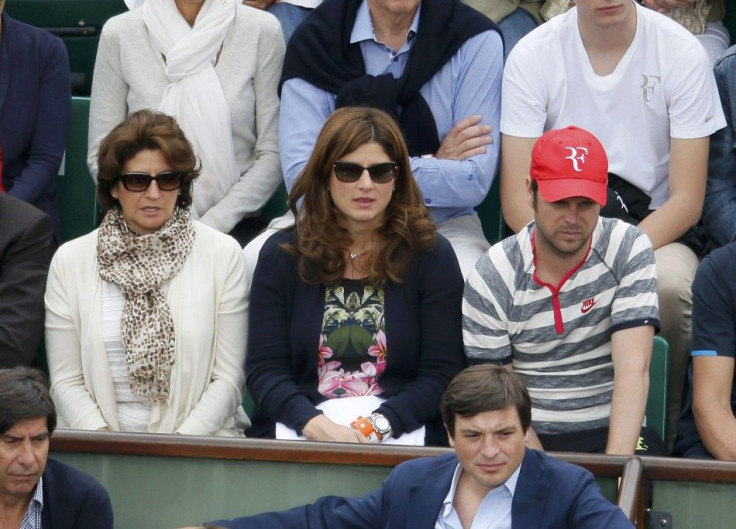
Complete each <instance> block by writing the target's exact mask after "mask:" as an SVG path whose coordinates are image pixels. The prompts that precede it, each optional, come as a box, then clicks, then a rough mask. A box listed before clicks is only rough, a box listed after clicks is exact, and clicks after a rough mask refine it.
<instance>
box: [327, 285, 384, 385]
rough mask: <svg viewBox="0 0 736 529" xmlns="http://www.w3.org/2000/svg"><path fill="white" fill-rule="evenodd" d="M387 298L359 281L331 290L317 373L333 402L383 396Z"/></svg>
mask: <svg viewBox="0 0 736 529" xmlns="http://www.w3.org/2000/svg"><path fill="white" fill-rule="evenodd" d="M384 306H385V305H384V292H383V289H380V288H379V289H376V288H374V287H373V286H371V285H367V284H365V283H364V282H363V281H361V280H355V279H344V280H343V282H342V283H341V284H340V285H339V286H337V287H335V288H327V289H326V294H325V311H324V316H323V318H322V333H321V334H320V338H319V355H318V364H317V366H318V367H317V371H318V374H319V392H320V393H321V394H322V395H324V396H325V397H327V398H329V399H335V398H341V397H357V396H363V395H380V394H381V393H382V392H383V390H382V389H381V386H380V385H379V383H378V378H379V377H380V375H381V373H383V371H384V370H385V369H386V352H387V350H386V333H385V330H386V328H385V326H386V322H385V318H384Z"/></svg>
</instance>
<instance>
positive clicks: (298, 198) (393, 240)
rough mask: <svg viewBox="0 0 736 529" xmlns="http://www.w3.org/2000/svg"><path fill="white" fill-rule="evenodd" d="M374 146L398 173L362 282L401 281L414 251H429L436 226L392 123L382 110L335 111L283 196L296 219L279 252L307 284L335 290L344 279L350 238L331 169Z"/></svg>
mask: <svg viewBox="0 0 736 529" xmlns="http://www.w3.org/2000/svg"><path fill="white" fill-rule="evenodd" d="M371 142H375V143H378V144H379V145H380V146H381V147H382V148H383V150H384V151H385V152H386V154H387V155H388V157H389V158H390V159H391V160H392V161H394V162H396V163H397V164H398V166H399V171H398V174H397V175H396V177H395V178H394V185H395V189H394V192H393V194H392V196H391V200H390V202H389V204H388V206H387V208H386V215H385V221H384V223H383V225H382V226H381V227H380V228H379V229H378V242H377V243H376V245H375V246H374V247H373V252H371V254H370V255H369V256H368V261H367V262H366V264H365V271H366V272H367V273H368V277H367V280H368V281H369V282H370V283H371V284H373V285H375V286H380V285H382V284H384V283H385V282H386V281H392V282H395V283H400V282H401V281H402V276H403V274H404V272H405V271H406V268H407V266H408V265H409V263H410V262H411V260H412V259H413V257H414V254H415V253H416V252H425V251H428V250H430V249H432V248H433V247H434V245H435V243H436V241H437V227H436V225H435V223H434V221H433V220H432V217H431V216H430V214H429V211H428V210H427V208H426V206H425V205H424V199H423V198H422V193H421V191H420V190H419V186H417V183H416V181H415V180H414V176H413V175H412V172H411V166H410V165H409V153H408V150H407V148H406V143H405V142H404V138H403V136H402V134H401V130H400V129H399V127H398V125H397V124H396V122H395V121H394V120H393V119H392V118H391V117H390V116H389V115H388V114H386V113H385V112H382V111H380V110H377V109H374V108H369V107H346V108H341V109H339V110H336V111H335V112H334V113H333V114H332V115H331V116H330V117H329V118H328V119H327V121H326V122H325V124H324V126H323V127H322V130H321V131H320V133H319V136H318V137H317V142H316V143H315V145H314V149H313V151H312V156H311V157H310V158H309V161H308V162H307V164H306V166H305V167H304V169H303V170H302V172H301V173H300V175H299V177H298V178H297V180H296V182H295V183H294V186H293V187H292V189H291V193H290V194H289V208H290V209H291V211H292V212H293V213H294V217H295V218H296V219H297V221H296V225H295V228H294V229H296V233H297V241H296V243H295V244H284V248H285V249H286V250H287V251H289V252H291V253H293V254H296V255H298V256H299V276H300V277H301V279H302V280H303V281H305V282H307V283H310V284H319V283H321V284H324V285H327V286H335V285H337V284H338V283H339V282H340V280H341V279H342V278H343V274H344V270H345V266H346V264H347V263H346V259H345V253H346V252H347V249H348V248H349V247H350V245H351V244H352V243H353V240H352V238H351V236H350V233H349V232H348V230H347V229H345V228H344V227H343V226H342V225H341V223H340V222H339V220H340V219H341V217H342V213H341V212H340V211H338V209H337V208H336V207H335V206H334V205H333V203H332V200H331V199H330V194H329V190H328V186H329V182H330V176H331V173H332V166H333V164H334V163H335V162H336V161H337V160H339V159H340V158H341V157H343V156H345V155H346V154H348V153H351V152H353V151H354V150H356V149H357V148H359V147H360V146H362V145H365V144H367V143H371Z"/></svg>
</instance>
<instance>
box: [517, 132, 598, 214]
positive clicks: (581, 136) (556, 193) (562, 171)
mask: <svg viewBox="0 0 736 529" xmlns="http://www.w3.org/2000/svg"><path fill="white" fill-rule="evenodd" d="M529 175H530V176H531V177H532V179H533V180H536V181H537V183H538V184H539V192H540V193H541V194H542V198H544V200H546V201H547V202H557V201H558V200H564V199H566V198H570V197H587V198H589V199H591V200H594V201H596V202H597V203H598V204H600V205H601V206H605V205H606V197H607V191H608V157H607V156H606V150H605V149H604V148H603V145H601V142H600V141H598V138H596V137H595V136H593V135H592V134H591V133H590V132H588V131H587V130H585V129H581V128H580V127H575V126H572V125H571V126H569V127H566V128H564V129H555V130H550V131H547V132H545V133H544V134H543V135H542V136H541V137H540V138H539V139H538V140H537V142H536V143H535V144H534V148H533V149H532V165H531V167H530V169H529Z"/></svg>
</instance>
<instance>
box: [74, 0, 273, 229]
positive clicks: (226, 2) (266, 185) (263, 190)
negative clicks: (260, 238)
mask: <svg viewBox="0 0 736 529" xmlns="http://www.w3.org/2000/svg"><path fill="white" fill-rule="evenodd" d="M283 54H284V44H283V38H282V36H281V34H280V29H279V25H278V22H277V21H276V20H275V19H274V18H273V17H271V16H270V15H268V14H266V13H263V12H261V11H259V10H256V9H251V8H249V7H246V6H243V5H241V4H240V3H239V2H237V1H236V0H147V1H146V2H145V3H143V5H142V7H140V8H138V9H134V10H132V11H130V12H128V13H124V14H122V15H118V16H116V17H113V18H111V19H110V20H109V21H108V22H107V23H106V24H105V27H104V28H103V31H102V35H101V38H100V45H99V49H98V52H97V60H96V62H95V73H94V79H93V83H92V101H91V110H90V135H89V153H88V154H89V157H88V159H89V166H90V171H91V172H92V174H93V175H94V176H95V177H96V174H97V167H96V161H95V158H96V155H97V150H98V148H99V143H100V141H101V139H102V138H103V137H104V136H105V135H106V134H107V133H108V132H109V131H110V130H111V129H112V128H113V127H114V126H115V125H116V124H117V123H118V122H120V121H121V120H122V119H123V118H125V116H127V115H129V114H131V113H132V112H135V111H136V110H139V109H142V108H152V109H158V110H160V111H162V112H165V113H167V114H170V115H172V116H174V117H176V118H177V120H178V121H179V123H180V124H181V127H182V129H183V130H184V131H185V133H186V135H187V137H188V138H189V139H190V141H191V142H192V144H193V147H194V150H195V152H196V153H197V156H198V157H199V158H200V160H201V162H202V167H203V173H202V176H201V177H200V178H199V180H198V181H197V182H196V183H195V187H194V193H193V197H194V203H193V205H192V216H193V217H195V218H199V219H200V220H201V221H202V222H204V223H205V224H208V225H210V226H212V227H214V228H215V229H217V230H219V231H222V232H226V233H232V234H233V235H235V236H236V238H238V239H240V241H241V243H244V242H245V241H246V240H247V239H248V238H249V237H250V236H252V235H254V233H253V232H257V231H258V229H259V228H260V226H261V225H260V224H259V223H258V222H257V221H256V220H255V219H254V218H253V217H254V216H256V215H257V213H258V211H259V210H260V208H262V207H263V205H264V204H265V203H266V202H267V201H268V199H269V198H270V196H271V195H272V194H273V192H274V191H275V190H276V188H277V187H278V186H279V185H280V183H281V181H282V178H281V167H280V163H279V157H278V147H277V134H278V129H277V127H278V110H279V102H278V95H277V86H278V81H279V77H280V74H281V64H282V61H283ZM243 219H245V220H243ZM241 221H242V222H241Z"/></svg>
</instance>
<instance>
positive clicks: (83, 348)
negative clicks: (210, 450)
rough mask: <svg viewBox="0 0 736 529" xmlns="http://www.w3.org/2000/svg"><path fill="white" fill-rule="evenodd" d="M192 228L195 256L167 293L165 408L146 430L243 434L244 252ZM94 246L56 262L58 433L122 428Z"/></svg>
mask: <svg viewBox="0 0 736 529" xmlns="http://www.w3.org/2000/svg"><path fill="white" fill-rule="evenodd" d="M194 226H195V238H194V244H193V246H192V251H191V253H190V254H189V257H188V258H187V260H186V262H185V263H184V266H183V267H182V269H181V270H180V271H179V273H178V274H176V275H175V276H174V277H172V278H171V281H170V283H169V287H168V291H167V293H166V299H167V302H168V303H169V307H170V308H171V313H172V318H173V320H174V332H175V334H176V350H175V353H174V366H173V368H172V373H171V390H170V394H169V402H168V403H167V404H160V405H155V406H154V407H153V408H152V410H151V423H150V424H149V426H148V431H149V432H155V433H181V434H190V435H220V436H236V435H242V429H243V427H244V426H245V424H244V423H243V419H244V413H243V411H242V408H241V407H240V404H241V402H242V389H243V385H244V381H245V375H244V372H243V368H244V362H245V340H246V304H247V301H246V298H245V288H246V287H245V266H244V258H243V253H242V251H241V249H240V246H239V245H238V243H237V242H236V241H235V240H234V239H233V238H232V237H230V236H228V235H224V234H222V233H219V232H217V231H215V230H213V229H212V228H209V227H208V226H205V225H204V224H202V223H200V222H196V221H195V222H194ZM96 245H97V230H95V231H93V232H92V233H89V234H87V235H84V236H83V237H80V238H78V239H75V240H73V241H70V242H68V243H66V244H64V245H63V246H62V247H61V248H59V250H58V251H57V252H56V255H54V258H53V260H52V262H51V269H50V270H49V277H48V282H47V285H46V298H45V300H46V351H47V356H48V363H49V370H50V373H51V383H52V384H51V395H52V397H53V399H54V402H55V403H56V407H57V411H58V413H59V420H60V421H59V422H60V425H64V426H67V427H69V428H74V429H82V430H97V429H99V428H102V427H104V426H107V427H109V428H110V429H111V430H119V429H120V427H119V425H118V419H117V405H116V401H115V393H114V390H113V385H112V375H111V374H110V366H109V364H108V361H107V352H106V350H105V345H104V343H103V338H102V279H101V278H100V274H99V269H98V266H97V252H96ZM236 416H237V419H238V420H237V421H236ZM236 422H237V423H238V424H236Z"/></svg>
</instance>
